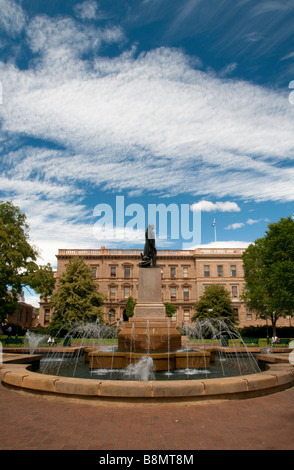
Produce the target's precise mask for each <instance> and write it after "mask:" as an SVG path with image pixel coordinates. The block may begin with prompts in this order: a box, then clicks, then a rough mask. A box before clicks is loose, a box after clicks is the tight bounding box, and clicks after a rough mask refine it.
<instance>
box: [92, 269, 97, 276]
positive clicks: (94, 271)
mask: <svg viewBox="0 0 294 470" xmlns="http://www.w3.org/2000/svg"><path fill="white" fill-rule="evenodd" d="M92 277H97V268H92Z"/></svg>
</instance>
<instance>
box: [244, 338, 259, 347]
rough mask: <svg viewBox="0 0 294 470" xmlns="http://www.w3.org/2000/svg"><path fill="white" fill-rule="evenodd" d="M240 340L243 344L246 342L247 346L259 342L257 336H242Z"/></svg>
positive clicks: (255, 344)
mask: <svg viewBox="0 0 294 470" xmlns="http://www.w3.org/2000/svg"><path fill="white" fill-rule="evenodd" d="M242 341H243V343H244V344H247V345H248V346H252V345H254V346H258V343H259V338H242Z"/></svg>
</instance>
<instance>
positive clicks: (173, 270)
mask: <svg viewBox="0 0 294 470" xmlns="http://www.w3.org/2000/svg"><path fill="white" fill-rule="evenodd" d="M170 277H171V278H175V277H176V268H170Z"/></svg>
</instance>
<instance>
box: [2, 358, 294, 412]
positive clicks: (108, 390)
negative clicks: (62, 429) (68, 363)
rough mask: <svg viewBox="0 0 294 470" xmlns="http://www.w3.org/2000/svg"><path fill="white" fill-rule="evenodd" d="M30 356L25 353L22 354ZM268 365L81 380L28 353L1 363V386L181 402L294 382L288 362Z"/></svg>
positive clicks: (53, 394) (47, 393)
mask: <svg viewBox="0 0 294 470" xmlns="http://www.w3.org/2000/svg"><path fill="white" fill-rule="evenodd" d="M26 356H27V357H28V355H26ZM267 356H272V355H270V354H268V355H267V354H264V355H263V358H262V360H263V361H264V362H266V367H267V370H266V371H263V372H258V373H255V374H249V375H241V376H236V377H223V378H211V379H209V378H208V379H198V380H193V379H192V380H179V381H171V382H169V381H160V380H155V381H136V382H134V381H127V380H126V381H120V380H100V379H91V380H89V379H79V378H76V377H62V376H55V375H47V374H39V373H37V372H34V371H32V370H30V369H31V368H32V364H33V362H34V361H38V360H40V356H37V355H35V356H30V359H29V358H28V361H29V360H30V363H27V364H11V363H5V362H4V363H3V364H0V381H1V383H2V385H4V386H6V387H8V388H12V389H15V390H18V391H22V392H27V393H31V394H32V393H33V394H34V395H36V394H37V395H40V396H43V397H50V398H62V399H78V400H82V401H85V400H86V401H87V402H92V403H97V404H99V403H101V402H105V401H106V402H109V401H110V402H121V403H131V404H132V405H133V404H135V403H142V402H144V403H158V402H159V403H170V402H177V403H185V402H196V401H197V402H198V401H207V400H230V399H244V398H254V397H258V396H263V395H268V394H272V393H276V392H279V391H282V390H285V389H287V388H290V387H292V386H293V385H294V366H293V365H291V364H290V363H289V362H277V363H270V360H272V357H271V358H268V357H267Z"/></svg>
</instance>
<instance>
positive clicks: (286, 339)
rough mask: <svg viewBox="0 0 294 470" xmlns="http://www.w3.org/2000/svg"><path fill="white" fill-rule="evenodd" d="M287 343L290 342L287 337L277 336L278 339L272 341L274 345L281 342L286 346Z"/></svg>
mask: <svg viewBox="0 0 294 470" xmlns="http://www.w3.org/2000/svg"><path fill="white" fill-rule="evenodd" d="M289 343H290V339H289V338H279V340H278V341H277V342H276V343H274V346H275V345H276V344H283V345H285V346H288V344H289Z"/></svg>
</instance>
